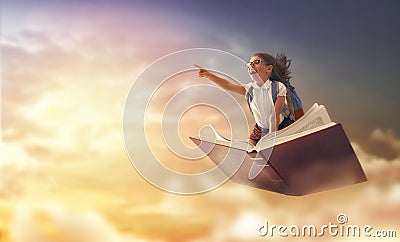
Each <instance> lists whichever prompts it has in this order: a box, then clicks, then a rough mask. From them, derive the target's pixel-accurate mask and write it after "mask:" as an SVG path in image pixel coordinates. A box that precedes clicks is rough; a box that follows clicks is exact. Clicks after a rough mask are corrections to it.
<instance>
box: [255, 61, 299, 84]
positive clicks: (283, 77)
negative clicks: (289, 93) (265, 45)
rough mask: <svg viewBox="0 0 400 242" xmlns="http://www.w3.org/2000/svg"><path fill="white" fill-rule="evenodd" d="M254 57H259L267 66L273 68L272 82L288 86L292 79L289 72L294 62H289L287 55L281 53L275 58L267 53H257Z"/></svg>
mask: <svg viewBox="0 0 400 242" xmlns="http://www.w3.org/2000/svg"><path fill="white" fill-rule="evenodd" d="M253 56H258V57H260V58H261V59H263V61H264V62H265V63H266V64H267V65H272V66H273V68H272V73H271V77H270V79H271V80H275V81H279V82H282V83H284V84H286V83H288V82H289V80H290V78H292V77H291V76H290V73H291V71H290V70H289V67H290V64H291V62H292V60H289V59H288V58H287V57H286V55H285V54H283V53H279V54H277V55H276V57H273V56H272V55H270V54H267V53H256V54H254V55H253Z"/></svg>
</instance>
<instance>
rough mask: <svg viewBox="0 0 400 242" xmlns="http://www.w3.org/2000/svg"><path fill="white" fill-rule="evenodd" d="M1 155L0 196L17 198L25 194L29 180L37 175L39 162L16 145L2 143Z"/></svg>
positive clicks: (0, 145)
mask: <svg viewBox="0 0 400 242" xmlns="http://www.w3.org/2000/svg"><path fill="white" fill-rule="evenodd" d="M0 154H1V159H0V196H1V197H3V198H8V197H10V196H12V197H14V196H17V195H19V194H21V193H23V191H24V189H25V185H26V183H27V180H28V179H29V178H30V177H32V175H33V174H34V173H35V171H36V168H37V161H36V160H35V159H34V158H32V157H30V156H29V155H28V154H27V153H26V151H25V150H24V149H22V148H21V147H20V146H18V145H16V144H5V143H3V142H1V144H0ZM22 178H23V179H22Z"/></svg>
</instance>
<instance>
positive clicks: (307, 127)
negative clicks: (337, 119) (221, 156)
mask: <svg viewBox="0 0 400 242" xmlns="http://www.w3.org/2000/svg"><path fill="white" fill-rule="evenodd" d="M334 124H335V123H333V122H332V121H331V119H330V117H329V115H328V112H327V111H326V108H325V107H324V106H323V105H318V104H317V103H315V104H314V105H313V106H312V107H311V108H310V109H309V110H308V111H307V112H306V113H305V114H304V115H303V117H301V118H300V119H299V120H297V121H296V122H294V123H293V124H291V125H290V126H288V127H286V128H284V129H282V130H279V131H278V132H276V136H274V134H273V133H271V134H268V135H266V136H264V137H263V138H262V139H261V140H260V142H259V143H258V144H257V146H256V150H257V151H260V150H263V149H266V148H270V147H272V146H274V145H276V144H278V141H279V143H282V142H286V141H289V140H291V139H295V138H299V137H302V136H305V135H307V134H309V133H310V132H309V131H311V132H317V131H318V130H322V129H324V128H327V127H330V126H332V125H334Z"/></svg>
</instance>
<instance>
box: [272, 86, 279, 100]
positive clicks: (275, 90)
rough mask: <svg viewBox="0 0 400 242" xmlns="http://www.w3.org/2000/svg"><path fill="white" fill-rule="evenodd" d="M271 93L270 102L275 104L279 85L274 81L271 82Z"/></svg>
mask: <svg viewBox="0 0 400 242" xmlns="http://www.w3.org/2000/svg"><path fill="white" fill-rule="evenodd" d="M271 91H272V101H274V104H275V103H276V98H277V96H278V92H279V85H278V83H277V82H276V81H275V80H271Z"/></svg>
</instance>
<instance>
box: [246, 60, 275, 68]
mask: <svg viewBox="0 0 400 242" xmlns="http://www.w3.org/2000/svg"><path fill="white" fill-rule="evenodd" d="M261 62H264V63H265V64H266V65H267V66H268V65H271V64H267V63H266V62H265V61H263V60H254V61H251V62H247V63H246V66H247V68H250V67H254V66H258V65H259V64H260V63H261Z"/></svg>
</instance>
